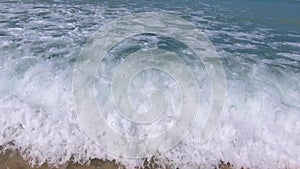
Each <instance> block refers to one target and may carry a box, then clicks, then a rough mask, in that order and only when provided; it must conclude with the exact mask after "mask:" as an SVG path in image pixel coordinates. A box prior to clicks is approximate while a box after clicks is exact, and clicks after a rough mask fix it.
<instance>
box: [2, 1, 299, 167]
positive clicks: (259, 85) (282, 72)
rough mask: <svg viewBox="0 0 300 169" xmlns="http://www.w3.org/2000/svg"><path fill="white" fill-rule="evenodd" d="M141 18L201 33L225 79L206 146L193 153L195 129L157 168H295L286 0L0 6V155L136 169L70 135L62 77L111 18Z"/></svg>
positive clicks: (293, 38)
mask: <svg viewBox="0 0 300 169" xmlns="http://www.w3.org/2000/svg"><path fill="white" fill-rule="evenodd" d="M150 11H151V12H153V11H157V12H165V13H169V14H173V15H176V16H179V17H181V18H184V19H186V20H188V21H190V22H192V23H193V24H195V25H196V26H197V27H199V28H200V29H202V30H203V31H204V32H205V34H206V35H207V36H208V38H209V40H210V41H211V42H212V44H213V45H214V46H215V48H216V50H217V52H218V54H219V56H220V58H221V61H222V63H223V66H224V69H225V73H226V78H227V97H226V100H227V101H226V103H225V107H224V117H223V119H222V122H221V124H220V126H219V128H218V129H217V130H216V132H215V133H214V135H213V136H212V139H211V140H210V141H208V142H207V143H205V144H199V143H198V142H197V135H198V134H197V133H198V132H197V126H196V128H195V129H194V130H193V131H191V133H190V136H188V137H187V138H186V139H185V140H184V141H183V143H182V144H181V145H179V146H178V147H176V148H174V149H173V150H172V151H170V152H169V153H167V154H165V157H166V158H168V159H169V161H168V160H163V159H162V162H165V163H166V161H168V162H170V163H172V164H174V165H175V166H179V167H182V168H196V167H197V166H202V165H203V166H210V167H211V165H212V164H215V163H217V162H218V161H219V160H220V159H223V160H225V161H227V160H228V161H231V162H233V163H234V164H235V165H237V166H241V165H244V166H249V167H251V168H285V167H291V168H299V167H300V163H299V158H300V154H299V153H300V138H299V134H300V133H299V131H300V123H299V121H300V1H296V0H294V1H293V0H272V1H271V0H261V1H259V0H252V1H251V0H243V1H242V0H228V1H225V0H224V1H217V0H210V1H209V0H202V1H177V0H176V1H170V2H168V1H161V2H159V1H107V2H98V1H76V2H63V1H59V0H57V1H28V0H27V1H26V0H25V1H22V2H21V1H5V0H4V1H1V2H0V70H1V74H0V145H6V146H4V147H6V148H7V149H16V148H17V149H20V150H21V151H23V157H24V158H30V159H32V160H31V162H32V164H36V163H37V164H41V163H43V162H45V161H48V162H50V163H53V164H60V163H64V162H66V161H67V160H69V159H70V158H71V157H74V160H75V161H86V160H88V159H89V158H94V157H96V158H108V159H117V160H118V161H121V162H122V163H124V164H126V165H128V166H134V165H138V164H140V161H138V160H137V161H135V160H132V159H123V158H120V157H114V156H111V155H110V154H109V153H107V152H103V151H102V150H101V149H100V148H99V147H98V146H97V145H95V144H94V143H93V142H92V141H91V140H90V139H89V138H88V137H87V136H86V135H85V133H84V132H83V131H82V130H81V129H80V127H79V124H78V121H77V118H76V113H75V111H74V106H73V100H72V99H73V98H72V73H73V68H74V64H75V63H76V60H77V58H78V55H79V52H80V49H81V47H82V45H83V44H84V43H85V42H86V41H87V39H88V38H89V37H90V36H92V35H93V33H94V32H95V31H97V30H98V29H100V28H101V27H102V26H103V25H105V24H106V23H108V22H110V21H112V20H114V19H116V18H118V17H120V16H124V15H128V14H132V13H136V12H150ZM199 67H200V66H199ZM199 76H200V75H199ZM206 82H207V81H205V79H204V86H207V85H206V84H205V83H206ZM145 83H147V81H145ZM171 96H172V95H171ZM100 97H101V95H100ZM135 104H137V105H138V104H142V103H139V102H137V103H135ZM7 143H14V144H13V145H7Z"/></svg>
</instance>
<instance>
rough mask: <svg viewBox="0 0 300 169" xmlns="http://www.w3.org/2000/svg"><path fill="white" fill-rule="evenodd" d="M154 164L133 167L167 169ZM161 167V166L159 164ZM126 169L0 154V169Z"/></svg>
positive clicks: (226, 167)
mask: <svg viewBox="0 0 300 169" xmlns="http://www.w3.org/2000/svg"><path fill="white" fill-rule="evenodd" d="M159 165H160V164H157V163H155V159H154V158H151V159H150V160H149V162H148V161H147V160H145V161H144V162H143V165H142V166H137V167H135V168H136V169H156V168H161V167H166V168H169V167H168V166H161V167H160V166H159ZM161 165H163V164H161ZM119 168H120V169H126V167H125V166H124V165H122V164H120V163H116V161H115V160H112V161H109V160H103V159H91V160H90V162H88V163H87V164H79V163H74V162H72V161H70V162H67V163H66V164H63V165H60V166H57V167H55V166H53V165H49V164H43V165H41V166H31V165H30V164H29V162H28V161H26V160H24V159H23V158H22V157H21V155H20V153H19V152H17V151H6V152H3V151H1V152H0V169H119ZM214 168H215V169H235V168H234V166H233V165H231V164H230V163H229V162H227V163H226V162H223V161H220V163H219V164H217V165H214Z"/></svg>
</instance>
